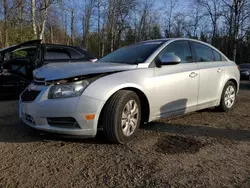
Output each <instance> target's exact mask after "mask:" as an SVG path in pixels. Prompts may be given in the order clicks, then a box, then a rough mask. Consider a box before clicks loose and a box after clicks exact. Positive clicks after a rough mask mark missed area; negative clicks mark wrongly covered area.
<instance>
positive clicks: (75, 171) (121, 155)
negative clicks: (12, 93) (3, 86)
mask: <svg viewBox="0 0 250 188" xmlns="http://www.w3.org/2000/svg"><path fill="white" fill-rule="evenodd" d="M0 187H53V188H54V187H60V188H61V187H239V188H244V187H245V188H249V187H250V85H248V83H247V82H242V83H241V90H240V94H239V96H238V100H237V105H236V106H235V108H234V109H233V110H232V111H231V112H230V113H229V114H226V113H220V112H216V111H215V110H213V109H208V110H202V111H199V112H195V113H191V114H188V115H185V116H184V117H183V116H182V117H175V118H170V119H167V120H161V121H157V122H153V123H150V124H148V125H145V126H144V127H143V128H142V129H141V130H140V131H139V135H138V137H137V138H136V139H135V140H134V141H132V142H131V143H129V144H128V145H113V144H110V143H108V142H107V141H106V140H105V138H104V137H103V135H102V134H101V133H99V135H98V136H97V138H96V139H84V140H79V139H78V140H76V139H74V140H72V139H62V138H56V137H52V136H44V135H41V134H39V133H38V132H37V131H34V130H32V129H30V128H28V127H26V126H25V125H24V124H23V123H22V122H20V121H19V120H18V102H17V101H15V100H10V101H0Z"/></svg>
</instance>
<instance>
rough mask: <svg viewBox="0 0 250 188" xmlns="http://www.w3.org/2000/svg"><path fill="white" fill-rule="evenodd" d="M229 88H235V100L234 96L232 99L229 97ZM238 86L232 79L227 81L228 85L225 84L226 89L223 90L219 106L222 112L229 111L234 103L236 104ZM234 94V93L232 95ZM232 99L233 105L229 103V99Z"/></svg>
mask: <svg viewBox="0 0 250 188" xmlns="http://www.w3.org/2000/svg"><path fill="white" fill-rule="evenodd" d="M229 88H233V90H234V92H233V93H234V100H233V97H232V98H231V99H229V98H228V97H227V96H228V91H229ZM236 91H237V89H236V86H235V84H234V83H233V82H231V81H228V82H227V83H226V85H225V86H224V89H223V91H222V94H221V100H220V106H219V110H220V111H222V112H228V111H229V110H231V109H232V108H233V107H234V105H235V101H236ZM230 96H232V95H230ZM228 100H229V101H230V102H232V104H231V105H228V103H227V101H228Z"/></svg>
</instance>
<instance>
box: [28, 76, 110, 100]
mask: <svg viewBox="0 0 250 188" xmlns="http://www.w3.org/2000/svg"><path fill="white" fill-rule="evenodd" d="M112 73H114V72H109V73H99V74H89V75H84V76H76V77H71V78H65V79H60V80H49V81H47V80H45V78H36V77H34V81H33V82H32V85H44V86H50V89H49V93H48V99H57V98H68V97H78V96H80V95H81V94H82V93H83V91H84V90H85V89H86V88H87V87H88V86H89V85H90V84H91V83H92V82H94V81H95V80H97V79H99V78H101V77H104V76H106V75H109V74H112Z"/></svg>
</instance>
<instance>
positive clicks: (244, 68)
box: [239, 63, 250, 80]
mask: <svg viewBox="0 0 250 188" xmlns="http://www.w3.org/2000/svg"><path fill="white" fill-rule="evenodd" d="M239 67H240V79H241V80H249V75H250V63H244V64H240V65H239Z"/></svg>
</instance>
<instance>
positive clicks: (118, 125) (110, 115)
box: [102, 90, 141, 144]
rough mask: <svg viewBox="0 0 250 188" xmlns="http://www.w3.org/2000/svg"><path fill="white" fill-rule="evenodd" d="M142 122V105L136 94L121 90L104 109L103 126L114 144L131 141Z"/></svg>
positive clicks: (106, 134)
mask: <svg viewBox="0 0 250 188" xmlns="http://www.w3.org/2000/svg"><path fill="white" fill-rule="evenodd" d="M140 121H141V104H140V100H139V98H138V96H137V95H136V93H135V92H133V91H129V90H120V91H118V92H116V93H115V94H114V95H113V96H112V97H111V98H110V99H109V100H108V101H107V104H106V105H105V107H104V111H103V114H102V125H103V130H104V134H105V136H106V137H107V139H109V140H110V141H112V142H114V143H120V144H125V143H128V142H129V141H131V140H132V139H133V138H134V137H135V134H136V132H137V130H138V128H139V125H140Z"/></svg>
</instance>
